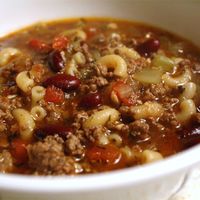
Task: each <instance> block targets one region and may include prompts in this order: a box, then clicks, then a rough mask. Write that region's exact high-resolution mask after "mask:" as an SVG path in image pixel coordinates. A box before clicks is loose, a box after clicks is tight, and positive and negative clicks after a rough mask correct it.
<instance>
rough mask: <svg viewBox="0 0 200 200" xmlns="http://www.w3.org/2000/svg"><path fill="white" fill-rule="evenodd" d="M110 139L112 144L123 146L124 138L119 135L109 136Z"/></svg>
mask: <svg viewBox="0 0 200 200" xmlns="http://www.w3.org/2000/svg"><path fill="white" fill-rule="evenodd" d="M108 139H109V140H110V141H111V142H114V143H115V144H116V145H117V146H121V144H122V137H121V136H120V135H118V134H115V133H113V134H111V135H109V136H108Z"/></svg>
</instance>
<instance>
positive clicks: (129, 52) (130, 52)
mask: <svg viewBox="0 0 200 200" xmlns="http://www.w3.org/2000/svg"><path fill="white" fill-rule="evenodd" d="M117 50H118V51H119V54H120V55H122V56H125V57H127V58H130V59H134V60H136V59H138V58H140V55H139V54H138V52H137V51H135V50H134V49H131V48H128V47H125V46H123V47H118V48H117Z"/></svg>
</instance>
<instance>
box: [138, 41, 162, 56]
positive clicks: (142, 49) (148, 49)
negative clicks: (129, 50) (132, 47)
mask: <svg viewBox="0 0 200 200" xmlns="http://www.w3.org/2000/svg"><path fill="white" fill-rule="evenodd" d="M159 48H160V41H159V40H157V39H153V38H151V39H148V40H147V41H145V42H143V43H142V44H140V45H138V47H137V51H138V52H139V53H140V54H141V55H142V56H145V57H148V56H150V55H151V54H152V53H155V52H157V51H158V49H159Z"/></svg>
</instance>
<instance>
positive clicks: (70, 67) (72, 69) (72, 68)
mask: <svg viewBox="0 0 200 200" xmlns="http://www.w3.org/2000/svg"><path fill="white" fill-rule="evenodd" d="M65 73H66V74H68V75H71V76H75V75H76V73H78V70H77V64H76V62H75V60H74V59H71V60H70V61H69V62H68V64H67V65H66V67H65Z"/></svg>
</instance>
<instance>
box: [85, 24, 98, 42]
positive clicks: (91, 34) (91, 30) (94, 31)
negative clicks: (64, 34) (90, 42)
mask: <svg viewBox="0 0 200 200" xmlns="http://www.w3.org/2000/svg"><path fill="white" fill-rule="evenodd" d="M84 31H85V32H86V34H87V38H88V39H90V38H92V37H94V36H95V35H96V34H97V28H95V27H91V26H90V27H87V28H85V30H84Z"/></svg>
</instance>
